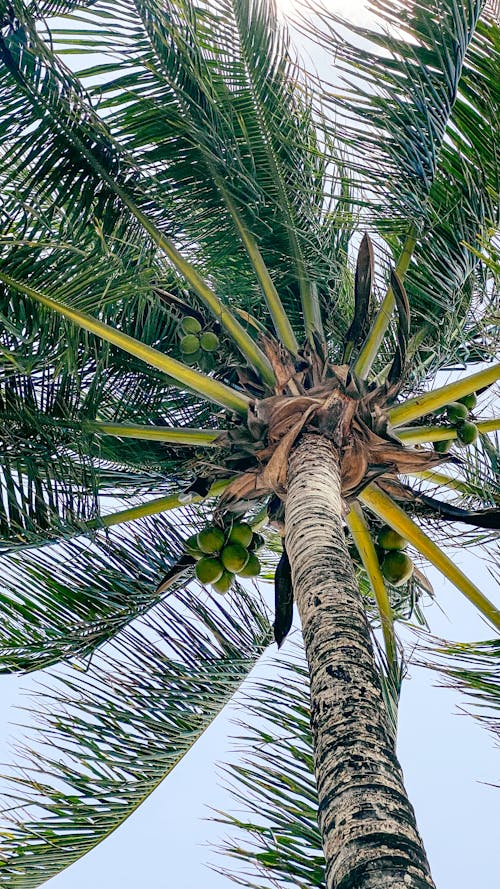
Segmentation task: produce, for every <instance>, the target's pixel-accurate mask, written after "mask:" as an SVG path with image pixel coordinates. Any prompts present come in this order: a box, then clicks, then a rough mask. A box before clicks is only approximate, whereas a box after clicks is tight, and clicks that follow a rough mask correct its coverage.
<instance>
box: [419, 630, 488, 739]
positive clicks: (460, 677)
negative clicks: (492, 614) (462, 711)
mask: <svg viewBox="0 0 500 889" xmlns="http://www.w3.org/2000/svg"><path fill="white" fill-rule="evenodd" d="M417 663H419V664H420V665H421V666H424V667H427V668H428V669H431V670H433V671H435V672H436V673H438V674H439V675H440V676H441V677H443V678H444V682H445V685H446V686H447V687H449V688H454V689H456V690H457V691H459V692H462V693H463V695H464V697H465V701H466V709H467V712H469V713H472V714H473V715H474V716H475V717H476V718H477V719H478V720H479V722H481V723H482V724H483V725H484V726H485V727H486V728H488V729H489V731H491V733H492V734H493V736H494V738H495V740H496V741H499V740H500V643H499V640H498V639H490V640H482V641H480V642H447V641H446V640H445V639H435V638H430V639H426V640H425V641H423V642H422V643H420V644H419V646H418V655H417Z"/></svg>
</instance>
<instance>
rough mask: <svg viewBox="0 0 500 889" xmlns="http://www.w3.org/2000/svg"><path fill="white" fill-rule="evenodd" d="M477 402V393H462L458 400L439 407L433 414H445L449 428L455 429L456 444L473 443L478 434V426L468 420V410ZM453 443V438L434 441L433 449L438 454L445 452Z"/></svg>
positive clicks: (465, 445)
mask: <svg viewBox="0 0 500 889" xmlns="http://www.w3.org/2000/svg"><path fill="white" fill-rule="evenodd" d="M476 404H477V395H476V393H475V392H471V393H470V395H464V397H463V398H459V399H458V401H452V402H451V403H450V404H447V405H446V407H443V408H439V410H438V411H436V412H435V415H436V416H438V415H445V416H446V419H447V420H448V422H449V424H450V426H451V428H453V429H456V431H457V438H456V441H457V444H458V445H459V447H460V446H463V447H467V445H471V444H474V442H475V441H476V439H477V436H478V428H477V426H476V424H475V423H474V422H473V421H471V420H470V418H469V411H471V410H474V408H475V406H476ZM452 444H453V439H451V438H448V439H445V440H443V441H435V442H434V450H435V451H437V453H438V454H447V453H448V451H449V450H450V448H451V446H452Z"/></svg>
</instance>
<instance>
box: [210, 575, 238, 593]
mask: <svg viewBox="0 0 500 889" xmlns="http://www.w3.org/2000/svg"><path fill="white" fill-rule="evenodd" d="M233 580H234V574H233V573H232V572H231V571H223V573H222V576H221V577H219V580H216V581H215V583H213V584H212V589H214V590H215V592H216V593H221V594H222V595H224V593H227V592H229V590H230V589H231V586H232V584H233Z"/></svg>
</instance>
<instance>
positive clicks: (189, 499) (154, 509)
mask: <svg viewBox="0 0 500 889" xmlns="http://www.w3.org/2000/svg"><path fill="white" fill-rule="evenodd" d="M229 482H230V479H226V478H224V479H219V480H218V481H216V482H214V484H213V485H212V487H211V488H210V490H209V491H208V494H206V495H205V496H203V495H202V494H195V493H194V492H193V491H191V492H186V491H180V492H177V493H176V494H167V496H166V497H155V499H154V500H148V502H147V503H141V504H139V505H138V506H132V507H130V509H120V510H118V511H117V512H111V513H110V514H109V515H105V516H99V518H96V519H91V520H90V521H89V522H86V524H85V526H83V527H84V528H88V529H89V531H96V530H99V528H111V527H113V525H122V524H124V523H125V522H134V521H135V520H136V519H143V518H145V517H146V516H150V515H158V514H159V513H161V512H169V511H170V510H172V509H179V508H180V507H181V506H186V504H188V503H201V502H202V501H203V500H209V499H210V498H211V497H218V496H219V495H220V494H222V492H223V491H225V489H226V488H227V486H228V484H229Z"/></svg>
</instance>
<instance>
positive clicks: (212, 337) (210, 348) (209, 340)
mask: <svg viewBox="0 0 500 889" xmlns="http://www.w3.org/2000/svg"><path fill="white" fill-rule="evenodd" d="M200 346H201V348H202V349H203V351H204V352H216V351H217V349H218V348H219V337H218V336H217V334H216V333H212V331H211V330H207V331H206V332H205V333H202V335H201V337H200Z"/></svg>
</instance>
